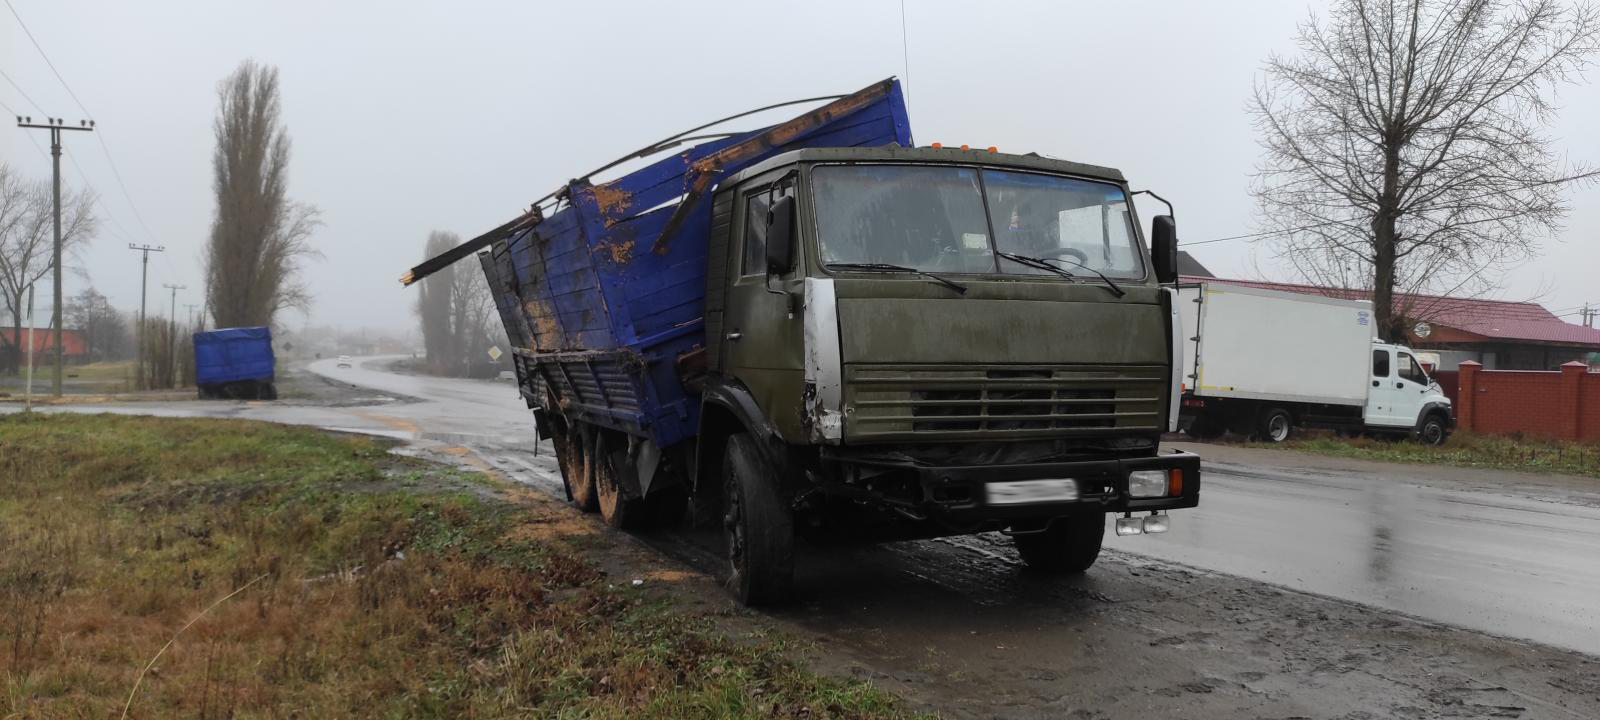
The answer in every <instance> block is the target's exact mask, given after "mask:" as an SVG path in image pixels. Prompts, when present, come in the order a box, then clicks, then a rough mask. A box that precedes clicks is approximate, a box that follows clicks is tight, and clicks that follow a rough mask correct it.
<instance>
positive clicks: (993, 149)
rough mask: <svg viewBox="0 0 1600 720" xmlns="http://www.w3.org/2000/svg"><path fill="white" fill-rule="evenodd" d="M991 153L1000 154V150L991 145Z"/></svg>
mask: <svg viewBox="0 0 1600 720" xmlns="http://www.w3.org/2000/svg"><path fill="white" fill-rule="evenodd" d="M989 152H992V153H997V152H1000V148H998V147H995V146H993V145H990V146H989Z"/></svg>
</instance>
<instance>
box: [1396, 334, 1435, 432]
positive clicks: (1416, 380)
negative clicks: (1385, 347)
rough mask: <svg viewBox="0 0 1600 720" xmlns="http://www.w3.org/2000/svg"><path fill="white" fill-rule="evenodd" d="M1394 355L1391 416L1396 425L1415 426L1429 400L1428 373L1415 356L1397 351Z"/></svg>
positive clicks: (1403, 351)
mask: <svg viewBox="0 0 1600 720" xmlns="http://www.w3.org/2000/svg"><path fill="white" fill-rule="evenodd" d="M1394 355H1395V366H1394V368H1395V371H1394V375H1395V379H1394V381H1393V384H1394V388H1395V396H1394V407H1393V409H1392V410H1391V414H1392V415H1393V417H1394V424H1396V425H1405V426H1408V427H1409V426H1414V425H1416V424H1417V418H1418V417H1419V416H1420V414H1421V413H1422V406H1423V404H1424V403H1425V401H1426V400H1428V399H1429V398H1428V384H1429V381H1428V373H1427V371H1426V370H1424V369H1423V368H1422V361H1420V360H1418V359H1417V357H1416V356H1415V355H1412V354H1411V353H1409V352H1406V351H1405V350H1396V351H1395V353H1394Z"/></svg>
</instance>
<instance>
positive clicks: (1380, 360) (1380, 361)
mask: <svg viewBox="0 0 1600 720" xmlns="http://www.w3.org/2000/svg"><path fill="white" fill-rule="evenodd" d="M1372 376H1373V377H1379V378H1386V377H1389V351H1388V350H1373V351H1372Z"/></svg>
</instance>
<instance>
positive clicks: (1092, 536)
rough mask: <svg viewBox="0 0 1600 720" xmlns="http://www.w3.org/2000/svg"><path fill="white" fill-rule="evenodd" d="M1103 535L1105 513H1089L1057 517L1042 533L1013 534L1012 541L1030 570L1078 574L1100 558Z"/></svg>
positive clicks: (1104, 530) (1104, 532)
mask: <svg viewBox="0 0 1600 720" xmlns="http://www.w3.org/2000/svg"><path fill="white" fill-rule="evenodd" d="M1105 534H1106V518H1105V514H1104V513H1101V512H1099V511H1093V512H1082V513H1077V514H1075V515H1071V516H1068V517H1064V518H1057V519H1056V520H1055V521H1053V522H1051V523H1050V526H1049V527H1047V528H1045V530H1044V532H1036V533H1027V534H1023V535H1014V536H1012V542H1013V543H1015V544H1016V546H1017V553H1018V554H1019V555H1021V556H1022V561H1023V562H1025V563H1027V564H1028V567H1029V568H1030V569H1033V570H1039V571H1043V572H1049V573H1081V572H1083V571H1085V570H1088V569H1089V566H1090V565H1093V564H1094V561H1095V558H1098V557H1100V541H1101V540H1102V539H1104V538H1105Z"/></svg>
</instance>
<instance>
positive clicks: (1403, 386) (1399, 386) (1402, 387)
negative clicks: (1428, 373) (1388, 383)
mask: <svg viewBox="0 0 1600 720" xmlns="http://www.w3.org/2000/svg"><path fill="white" fill-rule="evenodd" d="M1394 386H1395V387H1396V388H1399V389H1401V390H1404V389H1406V384H1405V383H1395V384H1394Z"/></svg>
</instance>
